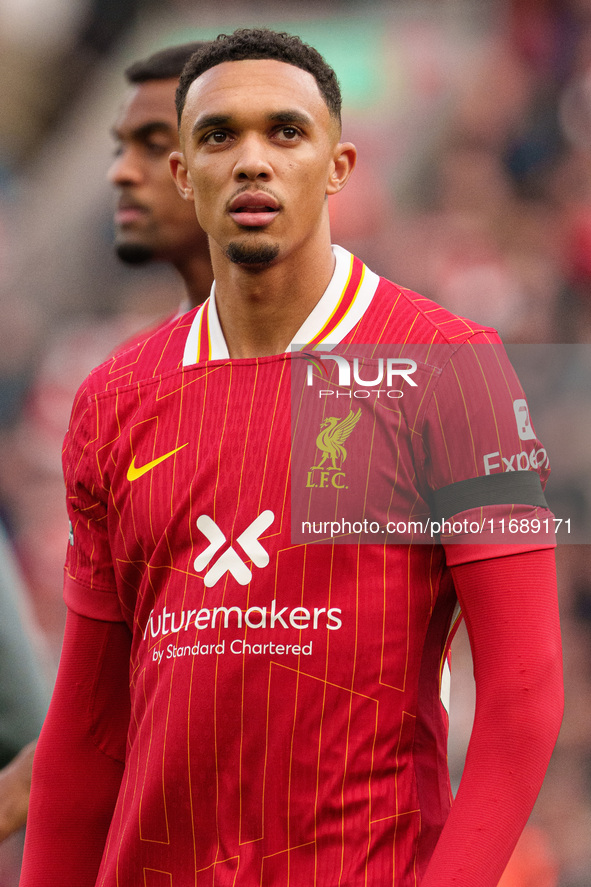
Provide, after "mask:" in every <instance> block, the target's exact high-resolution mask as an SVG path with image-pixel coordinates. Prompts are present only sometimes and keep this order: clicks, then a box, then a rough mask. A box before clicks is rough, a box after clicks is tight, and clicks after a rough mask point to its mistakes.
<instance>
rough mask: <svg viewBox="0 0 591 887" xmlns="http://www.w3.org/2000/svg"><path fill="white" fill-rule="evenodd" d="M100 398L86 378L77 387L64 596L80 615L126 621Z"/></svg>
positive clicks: (68, 468) (67, 473) (68, 442)
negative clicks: (100, 449) (113, 543)
mask: <svg viewBox="0 0 591 887" xmlns="http://www.w3.org/2000/svg"><path fill="white" fill-rule="evenodd" d="M98 434H99V422H98V413H97V401H96V398H95V397H94V396H93V395H92V394H91V393H90V392H89V390H88V382H86V383H85V384H84V385H83V386H82V387H81V388H80V390H79V391H78V394H77V396H76V399H75V401H74V406H73V408H72V415H71V418H70V425H69V428H68V431H67V433H66V437H65V440H64V448H63V470H64V479H65V483H66V504H67V509H68V516H69V519H70V538H69V544H68V550H67V555H66V564H65V579H64V599H65V602H66V604H67V605H68V607H70V608H71V609H72V610H74V612H76V613H78V614H79V615H81V616H87V617H89V618H91V619H101V620H105V621H108V622H120V621H123V616H122V614H121V608H120V605H119V599H118V596H117V588H116V582H115V573H114V570H113V563H112V558H111V550H110V545H109V535H108V524H107V500H108V491H107V490H106V488H105V486H104V484H103V481H102V475H101V471H100V466H99V464H98V461H97V457H96V446H97V440H98Z"/></svg>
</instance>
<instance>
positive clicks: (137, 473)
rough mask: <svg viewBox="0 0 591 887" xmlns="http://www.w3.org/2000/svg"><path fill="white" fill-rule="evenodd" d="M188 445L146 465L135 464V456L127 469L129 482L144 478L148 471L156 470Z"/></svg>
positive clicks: (183, 445) (185, 444)
mask: <svg viewBox="0 0 591 887" xmlns="http://www.w3.org/2000/svg"><path fill="white" fill-rule="evenodd" d="M187 444H188V441H187V443H184V444H182V445H181V446H180V447H177V448H176V450H171V451H170V453H165V454H164V455H163V456H158V458H157V459H152V461H151V462H146V464H145V465H139V466H138V465H136V464H135V456H134V457H133V459H132V460H131V465H130V466H129V468H128V469H127V480H128V481H130V482H133V481H134V480H137V479H138V477H143V475H144V474H147V473H148V471H151V470H152V468H156V466H157V465H160V463H161V462H164V460H165V459H169V458H170V457H171V456H174V454H175V453H178V451H179V450H182V449H183V447H186V446H187Z"/></svg>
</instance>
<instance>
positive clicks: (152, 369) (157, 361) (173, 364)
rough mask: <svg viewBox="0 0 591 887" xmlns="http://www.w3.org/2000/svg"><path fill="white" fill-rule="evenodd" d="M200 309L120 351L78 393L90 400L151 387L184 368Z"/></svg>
mask: <svg viewBox="0 0 591 887" xmlns="http://www.w3.org/2000/svg"><path fill="white" fill-rule="evenodd" d="M198 310H199V309H198V308H195V309H192V310H191V311H188V312H187V313H186V314H181V315H179V316H176V317H173V318H169V319H168V320H166V321H165V322H164V323H162V324H160V325H159V326H158V327H156V328H155V329H154V330H151V331H147V332H145V333H143V334H141V335H139V336H138V337H136V338H135V339H134V340H131V341H128V342H127V343H125V344H124V345H123V346H122V347H121V348H118V349H117V351H116V352H114V353H113V354H112V355H111V356H110V357H109V358H108V360H106V361H104V363H102V364H99V366H97V367H95V368H94V369H93V370H92V372H91V373H90V374H89V375H88V376H87V378H86V379H85V381H84V383H83V384H82V386H81V388H80V390H79V396H80V395H81V394H84V395H86V396H87V397H90V396H93V395H101V394H108V393H109V392H117V391H120V390H121V389H122V388H125V387H127V386H138V385H144V384H148V383H150V382H152V381H155V380H157V379H160V378H161V377H162V376H163V375H166V374H169V373H172V372H175V371H177V370H178V369H179V368H180V367H181V366H182V361H183V351H184V347H185V342H186V338H187V334H188V331H189V330H190V328H191V324H192V322H193V319H194V317H195V313H196V312H197V311H198Z"/></svg>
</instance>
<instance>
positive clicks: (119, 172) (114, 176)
mask: <svg viewBox="0 0 591 887" xmlns="http://www.w3.org/2000/svg"><path fill="white" fill-rule="evenodd" d="M141 178H142V173H141V168H140V166H139V164H138V163H137V162H136V160H135V158H134V156H133V151H131V150H130V149H129V148H121V149H120V150H119V151H118V152H117V155H116V157H115V158H114V159H113V162H112V163H111V166H110V167H109V169H108V170H107V180H108V181H109V182H110V183H111V185H116V186H117V185H130V184H131V185H137V184H139V183H140V181H141Z"/></svg>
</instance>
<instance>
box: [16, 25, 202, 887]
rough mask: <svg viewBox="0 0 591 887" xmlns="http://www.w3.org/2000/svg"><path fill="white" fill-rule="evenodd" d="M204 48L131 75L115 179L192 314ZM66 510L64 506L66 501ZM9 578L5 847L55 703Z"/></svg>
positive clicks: (143, 248) (137, 250) (148, 251)
mask: <svg viewBox="0 0 591 887" xmlns="http://www.w3.org/2000/svg"><path fill="white" fill-rule="evenodd" d="M201 46H203V43H202V42H194V43H186V44H182V45H179V46H171V47H169V48H167V49H163V50H160V51H159V52H156V53H154V54H153V55H151V56H149V57H148V58H146V59H142V60H140V61H137V62H134V63H133V64H132V65H130V66H129V67H128V68H127V69H126V71H125V76H126V78H127V80H128V82H129V84H130V86H131V88H130V91H129V95H128V96H127V98H126V100H125V101H124V103H123V105H122V107H121V109H120V111H119V114H118V116H117V120H116V123H115V125H114V127H113V137H114V139H115V142H116V145H117V148H116V158H115V160H114V161H113V164H112V166H111V168H110V169H109V173H108V178H109V181H110V182H111V183H112V185H113V186H114V187H115V188H116V189H117V191H118V192H119V196H118V199H117V205H116V209H115V215H114V227H115V250H116V253H117V255H118V256H119V258H120V259H121V260H122V261H124V262H126V263H129V264H131V265H140V264H145V263H148V262H153V261H156V262H169V263H170V264H171V265H172V266H173V267H174V268H176V270H177V271H178V272H179V274H180V275H181V277H182V279H183V282H184V284H185V287H186V299H185V300H184V302H183V304H182V305H181V306H180V310H188V309H189V308H192V307H194V306H195V305H198V304H200V303H201V302H202V301H203V300H204V299H205V298H207V296H208V295H209V290H210V287H211V282H212V279H213V275H212V271H211V263H210V260H209V249H208V245H207V236H206V235H205V233H204V232H203V230H202V229H201V228H200V226H199V224H198V223H197V220H196V218H195V212H194V210H193V208H192V206H191V205H190V204H187V203H186V202H185V201H184V200H181V198H180V197H179V195H178V191H177V189H176V185H175V183H174V180H173V178H172V176H171V174H170V167H169V163H168V157H169V154H170V153H171V151H174V150H178V146H179V141H178V127H177V119H176V109H175V104H174V96H175V91H176V87H177V84H178V80H179V77H180V74H181V71H182V69H183V67H184V64H185V62H186V61H187V60H188V59H189V58H190V57H191V55H192V54H193V53H194V52H195V51H196V50H197V49H199V48H200V47H201ZM140 335H142V334H141V333H140ZM134 338H135V337H134ZM126 344H129V342H127V343H126ZM105 356H106V355H105ZM59 507H60V509H61V508H62V507H63V503H62V497H60V501H59ZM0 542H2V540H1V539H0ZM5 563H6V561H5ZM3 575H4V573H3V574H1V575H0V605H1V613H2V625H3V630H2V634H1V635H0V650H1V651H2V662H3V667H2V671H3V675H6V674H7V670H8V668H9V667H10V668H11V669H13V670H14V669H16V672H18V675H19V679H18V681H17V680H12V679H11V680H5V681H4V682H3V684H2V690H4V689H6V692H2V693H0V704H1V707H0V715H1V718H0V755H1V757H0V763H1V764H2V765H6V766H5V768H4V769H3V770H1V771H0V841H2V840H4V839H5V838H7V837H8V836H9V835H11V834H12V833H13V832H15V831H16V830H17V829H19V828H21V826H23V825H24V823H25V821H26V815H27V807H28V799H29V790H30V784H31V767H32V762H33V753H34V749H35V746H36V740H34V739H32V737H33V736H34V735H35V734H36V733H38V732H39V729H40V727H41V723H42V718H43V715H44V713H45V709H46V707H47V702H48V691H47V690H46V691H45V696H44V695H43V693H42V692H41V691H40V690H38V689H35V693H34V694H33V696H34V698H33V699H32V701H31V703H30V705H31V706H32V707H33V709H34V712H33V713H30V712H29V711H28V706H29V698H28V697H29V695H30V694H28V693H27V692H25V691H24V689H23V688H24V687H25V685H26V683H27V681H32V679H33V672H34V667H33V663H34V657H33V656H29V655H28V650H29V646H30V645H29V644H28V643H24V642H23V640H22V638H21V637H20V634H19V633H17V632H15V630H14V625H15V624H16V621H17V618H18V614H17V613H16V610H15V607H14V601H13V598H14V594H10V595H9V590H8V585H7V582H4V581H2V578H3ZM11 575H12V574H11ZM4 598H6V600H7V602H8V603H7V607H8V604H10V613H11V617H10V618H9V616H8V613H7V612H5V609H6V608H5V607H4ZM13 611H14V612H13ZM5 641H6V642H7V643H6V644H5V643H4V642H5ZM8 642H9V643H8ZM16 648H18V650H19V651H20V654H19V655H18V656H15V655H14V653H15V650H16ZM5 650H6V656H4V651H5ZM37 683H38V681H37ZM36 687H37V684H35V688H36ZM16 691H18V692H16ZM5 697H6V698H5ZM8 697H10V698H8ZM12 697H14V698H12ZM17 697H18V706H17ZM17 707H18V712H17ZM17 715H18V717H17ZM14 734H18V735H17V736H16V737H15V735H14ZM30 739H32V741H31V742H30V743H29V744H28V745H27V746H26V748H24V749H23V745H24V744H25V743H26V742H28V740H30ZM21 749H22V751H21ZM17 752H20V753H19V754H18V755H17ZM9 762H10V763H9ZM0 887H2V885H1V883H0Z"/></svg>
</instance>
